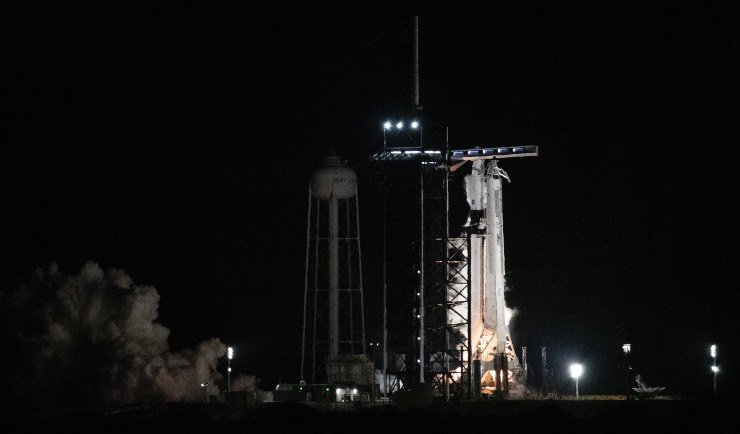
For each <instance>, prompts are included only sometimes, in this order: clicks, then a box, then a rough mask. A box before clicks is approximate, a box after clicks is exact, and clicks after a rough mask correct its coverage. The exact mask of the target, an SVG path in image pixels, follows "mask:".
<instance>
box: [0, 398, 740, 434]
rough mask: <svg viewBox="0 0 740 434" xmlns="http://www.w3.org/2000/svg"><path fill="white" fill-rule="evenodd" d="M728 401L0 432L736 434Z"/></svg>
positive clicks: (54, 426)
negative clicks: (580, 433) (560, 433)
mask: <svg viewBox="0 0 740 434" xmlns="http://www.w3.org/2000/svg"><path fill="white" fill-rule="evenodd" d="M734 404H735V403H734V402H732V401H727V400H723V401H714V400H643V401H640V400H636V401H624V400H622V401H608V400H607V401H599V400H583V401H572V400H542V401H498V402H457V403H432V404H430V405H427V406H424V407H415V406H413V405H411V406H404V407H400V406H397V405H384V406H373V407H369V406H363V407H356V406H347V407H339V408H337V407H334V408H333V409H331V410H327V409H322V408H316V407H313V406H310V405H307V404H303V403H297V402H285V403H264V404H258V405H252V406H249V407H246V406H238V407H237V406H230V405H228V404H224V403H211V404H167V405H160V406H137V407H131V408H124V409H115V410H110V409H109V410H92V409H88V410H64V411H63V410H56V411H49V412H45V413H37V414H34V413H32V412H27V411H26V412H22V411H19V412H15V414H13V415H7V413H6V416H5V417H4V418H5V420H6V423H5V424H3V425H4V426H6V427H8V428H10V431H5V430H4V432H43V431H47V432H60V431H70V430H71V431H74V432H96V433H99V432H155V431H159V432H174V431H182V432H194V431H201V432H202V431H207V432H210V431H213V432H225V431H226V432H237V431H239V432H244V431H250V432H281V433H298V432H307V433H312V432H345V433H356V432H373V433H375V432H377V433H383V432H408V433H415V432H450V433H453V432H458V433H462V432H468V431H470V432H472V430H481V429H488V430H497V431H499V432H501V431H503V432H517V433H526V432H595V433H601V432H622V433H635V432H651V433H655V432H707V433H708V432H712V433H717V432H720V433H724V432H727V433H737V432H740V431H739V429H738V428H739V426H738V415H737V411H736V410H735V405H734Z"/></svg>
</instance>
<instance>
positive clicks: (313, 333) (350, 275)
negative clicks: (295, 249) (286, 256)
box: [301, 155, 373, 383]
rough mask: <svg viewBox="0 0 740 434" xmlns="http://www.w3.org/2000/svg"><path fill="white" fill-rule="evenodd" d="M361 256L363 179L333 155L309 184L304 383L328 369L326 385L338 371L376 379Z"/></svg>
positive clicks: (302, 365)
mask: <svg viewBox="0 0 740 434" xmlns="http://www.w3.org/2000/svg"><path fill="white" fill-rule="evenodd" d="M360 257H361V249H360V226H359V213H358V206H357V175H356V173H355V171H354V170H352V169H351V168H349V167H348V166H347V165H346V164H345V162H344V161H342V159H341V158H339V157H338V156H336V155H330V156H329V157H327V158H326V160H325V161H324V165H323V166H322V167H321V168H319V169H318V170H316V171H315V172H314V173H313V175H312V177H311V182H310V184H309V192H308V215H307V229H306V272H305V282H304V293H303V338H302V344H301V381H307V380H310V381H311V382H312V383H316V382H317V378H316V377H317V372H321V371H323V369H322V368H324V367H326V370H327V378H326V379H324V378H320V380H322V381H323V380H326V381H329V382H332V380H336V379H337V378H336V377H337V375H338V374H336V372H338V370H339V371H341V370H346V371H348V372H349V371H351V372H356V373H365V371H368V370H369V371H368V372H369V375H370V377H372V369H373V368H372V364H370V365H368V364H367V363H368V362H369V360H368V359H367V358H366V357H365V318H364V317H365V313H364V305H363V294H362V263H361V260H360ZM348 366H349V367H348ZM332 372H334V373H335V374H332ZM363 375H364V374H363ZM339 377H343V375H339Z"/></svg>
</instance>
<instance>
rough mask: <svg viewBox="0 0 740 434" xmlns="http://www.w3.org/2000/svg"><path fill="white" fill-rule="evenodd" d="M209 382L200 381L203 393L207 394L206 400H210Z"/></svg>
mask: <svg viewBox="0 0 740 434" xmlns="http://www.w3.org/2000/svg"><path fill="white" fill-rule="evenodd" d="M208 384H209V383H200V387H202V388H203V393H204V394H205V397H206V402H208V389H207V387H208Z"/></svg>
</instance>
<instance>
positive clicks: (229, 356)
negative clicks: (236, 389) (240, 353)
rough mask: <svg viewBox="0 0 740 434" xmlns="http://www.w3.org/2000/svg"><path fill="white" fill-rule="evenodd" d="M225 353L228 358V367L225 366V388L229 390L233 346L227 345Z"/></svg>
mask: <svg viewBox="0 0 740 434" xmlns="http://www.w3.org/2000/svg"><path fill="white" fill-rule="evenodd" d="M226 355H227V357H228V359H229V362H228V363H229V367H228V368H226V378H227V384H228V387H227V390H228V391H229V392H231V359H233V358H234V347H229V348H228V349H227V351H226Z"/></svg>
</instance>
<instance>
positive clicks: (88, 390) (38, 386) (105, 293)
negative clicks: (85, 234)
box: [0, 262, 226, 405]
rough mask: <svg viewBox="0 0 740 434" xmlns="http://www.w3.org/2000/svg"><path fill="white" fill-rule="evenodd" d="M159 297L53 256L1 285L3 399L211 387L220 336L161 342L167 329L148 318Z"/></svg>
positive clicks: (167, 395)
mask: <svg viewBox="0 0 740 434" xmlns="http://www.w3.org/2000/svg"><path fill="white" fill-rule="evenodd" d="M159 298H160V296H159V293H158V292H157V290H156V289H155V288H154V287H152V286H146V285H134V284H133V280H132V279H131V277H130V276H128V275H127V274H126V273H125V272H124V271H123V270H120V269H115V268H111V269H109V270H107V271H105V272H104V271H103V270H102V268H101V267H100V266H99V265H98V264H97V263H94V262H87V263H86V264H85V265H84V266H83V267H82V268H81V269H80V271H79V273H78V274H77V275H71V276H68V275H64V274H63V273H62V272H60V270H59V267H58V266H57V265H56V264H51V265H50V266H48V267H46V268H45V269H41V268H39V269H36V270H35V271H34V273H33V275H32V278H31V280H30V282H29V283H28V284H24V285H21V286H20V287H19V288H18V289H17V290H15V291H13V292H10V293H0V305H1V306H2V310H3V319H4V322H5V324H4V328H5V330H4V332H5V333H4V335H3V348H4V349H3V353H4V355H3V360H2V362H3V367H4V368H6V372H9V375H10V380H9V379H8V378H6V379H4V382H5V383H11V384H5V386H6V390H8V388H10V390H11V391H12V394H13V396H12V397H11V399H13V400H16V401H18V402H26V403H38V402H43V403H45V404H51V405H54V404H56V403H63V404H65V405H79V404H92V405H95V404H107V405H120V404H131V403H141V402H157V401H203V400H204V399H205V397H206V393H214V394H215V393H218V388H217V386H216V383H217V382H218V381H220V380H221V376H220V374H219V373H218V372H217V371H216V367H217V361H218V359H219V358H221V357H223V356H224V354H225V353H226V345H224V344H223V343H222V342H221V341H220V340H219V339H218V338H211V339H209V340H206V341H204V342H201V343H200V344H198V345H197V347H196V349H195V350H190V349H187V350H184V351H179V352H172V351H169V344H168V337H169V333H170V331H169V329H168V328H167V327H165V326H163V325H162V324H160V323H158V322H156V320H157V317H158V316H159V312H158V308H159ZM6 349H7V351H6ZM206 383H207V384H208V385H207V387H205V388H204V387H202V386H201V384H206Z"/></svg>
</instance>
